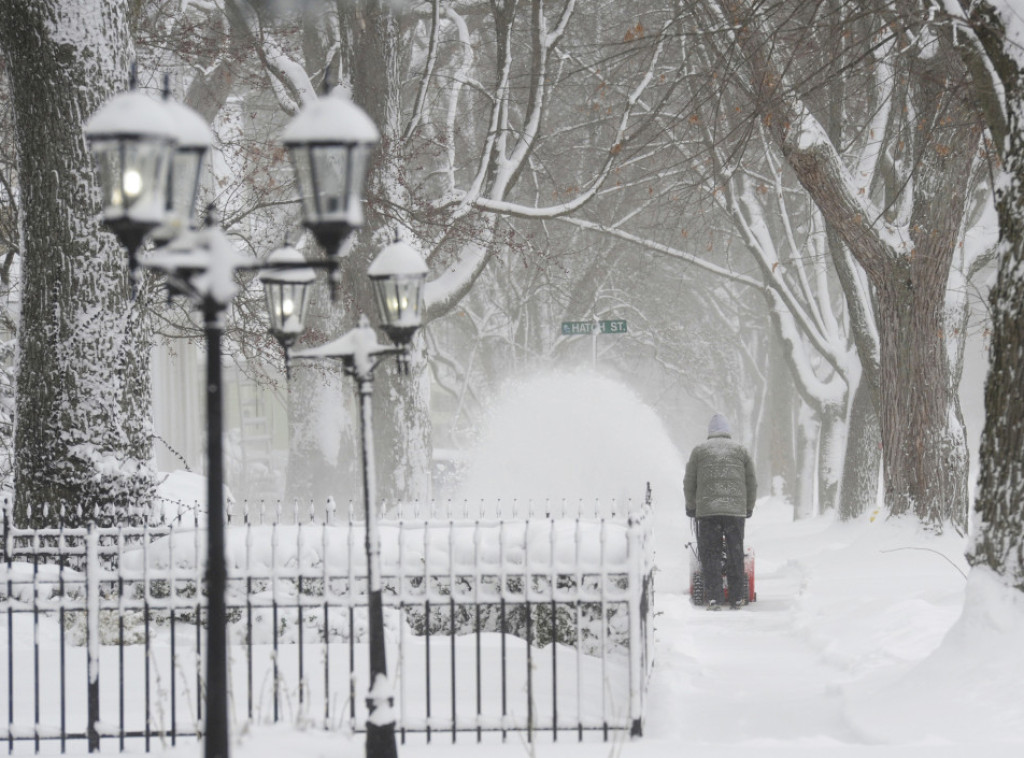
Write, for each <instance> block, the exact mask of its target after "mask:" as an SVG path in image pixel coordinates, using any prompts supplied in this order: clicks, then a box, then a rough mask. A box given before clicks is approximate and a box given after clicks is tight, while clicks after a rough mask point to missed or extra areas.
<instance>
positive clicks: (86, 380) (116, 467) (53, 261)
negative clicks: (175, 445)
mask: <svg viewBox="0 0 1024 758" xmlns="http://www.w3.org/2000/svg"><path fill="white" fill-rule="evenodd" d="M0 46H2V47H3V52H4V54H5V58H6V61H7V65H8V76H9V81H10V86H11V92H12V96H13V102H14V109H15V123H16V138H17V143H18V148H17V152H18V169H19V186H20V188H21V208H22V228H23V234H24V237H23V239H24V250H23V252H24V260H23V265H22V276H23V281H22V310H21V323H20V327H19V348H20V354H19V361H18V387H17V428H16V431H15V458H16V474H15V488H16V495H15V517H16V520H17V522H18V523H19V524H21V525H26V526H28V525H32V526H41V525H44V524H51V525H52V524H54V523H56V522H57V521H59V520H63V522H64V523H65V524H68V525H76V524H84V523H88V522H90V521H96V522H99V523H104V524H130V523H137V522H138V521H139V520H141V519H142V518H143V517H144V516H145V515H146V514H147V513H148V509H149V504H150V502H151V499H152V492H153V484H152V482H153V478H152V472H151V471H150V468H149V460H150V451H151V438H150V435H151V420H150V415H149V414H150V385H149V345H148V340H147V333H146V331H147V330H146V329H145V328H144V323H143V317H142V314H143V312H144V310H143V306H142V302H141V301H138V300H137V301H131V300H130V299H129V296H128V293H129V289H128V279H127V272H126V265H125V253H124V251H123V250H122V249H121V247H120V246H119V245H118V243H117V242H116V240H115V239H114V238H113V236H111V235H110V234H107V233H103V232H101V229H100V227H99V225H98V223H97V217H98V214H99V210H100V208H99V197H98V192H97V191H96V189H95V180H94V178H93V174H92V171H93V168H92V161H91V159H90V157H89V155H88V153H87V151H86V146H85V140H84V139H83V137H82V122H83V119H85V118H86V117H88V116H89V114H91V113H92V112H93V111H95V110H96V108H97V107H99V106H100V105H101V104H102V103H103V102H104V101H105V100H106V99H107V98H109V97H110V96H112V95H113V94H114V93H116V92H117V91H119V90H123V89H125V86H126V84H127V70H128V59H129V57H130V56H131V52H130V51H131V40H130V39H129V35H128V22H127V8H126V4H125V3H124V2H117V1H115V0H105V1H104V2H95V3H81V2H79V0H11V2H8V3H6V4H5V6H4V14H3V18H2V19H0Z"/></svg>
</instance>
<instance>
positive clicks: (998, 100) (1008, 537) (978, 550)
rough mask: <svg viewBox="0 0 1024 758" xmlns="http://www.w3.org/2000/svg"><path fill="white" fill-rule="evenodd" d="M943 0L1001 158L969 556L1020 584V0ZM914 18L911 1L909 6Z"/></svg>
mask: <svg viewBox="0 0 1024 758" xmlns="http://www.w3.org/2000/svg"><path fill="white" fill-rule="evenodd" d="M1011 5H1012V4H1011V3H1007V2H966V1H965V0H961V2H960V4H959V6H957V5H955V4H954V3H952V2H947V3H946V10H947V11H948V14H947V13H943V14H940V16H939V17H938V18H937V19H936V24H935V26H936V28H937V30H938V32H939V33H940V34H942V35H943V36H945V37H948V38H950V39H953V38H956V39H957V41H958V43H959V44H958V45H957V50H958V52H959V53H960V55H961V57H962V59H963V60H964V61H965V63H966V65H967V66H968V67H969V69H970V71H971V75H972V80H973V83H974V91H975V95H976V97H977V102H978V104H979V106H980V107H981V108H982V110H983V111H984V113H985V119H986V122H987V124H988V127H989V130H990V134H991V136H992V142H993V144H994V146H995V149H996V150H997V151H998V153H999V156H1000V157H1001V159H1002V165H1001V172H1002V180H1001V181H999V183H998V185H997V186H998V192H997V195H996V208H997V210H998V212H999V235H1000V247H999V251H1000V257H999V273H998V278H997V280H996V284H995V286H994V287H993V289H992V292H991V295H990V305H991V312H992V337H991V343H990V348H989V355H990V366H989V374H988V378H987V380H986V383H985V429H984V431H983V433H982V438H981V452H980V457H981V471H980V473H979V476H978V494H977V498H976V501H975V510H976V511H977V513H978V515H979V517H980V523H979V524H978V525H977V531H976V534H975V537H974V542H973V545H972V547H971V549H970V551H969V554H968V558H969V559H970V561H971V563H972V564H973V565H980V566H988V567H989V568H991V569H992V570H994V571H995V572H996V573H998V574H1000V575H1001V576H1003V577H1004V579H1005V580H1006V581H1007V583H1008V584H1010V585H1012V586H1014V587H1016V588H1017V589H1019V590H1021V591H1024V275H1022V272H1024V212H1022V208H1024V53H1022V48H1021V41H1022V39H1024V37H1022V36H1021V35H1022V32H1024V26H1022V22H1021V18H1020V11H1019V9H1018V8H1019V6H1018V8H1013V7H1011ZM904 11H905V15H904V19H905V20H907V21H908V22H912V21H913V20H915V19H919V18H920V17H915V16H914V15H913V13H912V11H913V9H912V8H909V7H908V8H904Z"/></svg>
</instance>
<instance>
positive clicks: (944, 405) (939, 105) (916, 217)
mask: <svg viewBox="0 0 1024 758" xmlns="http://www.w3.org/2000/svg"><path fill="white" fill-rule="evenodd" d="M710 5H712V7H713V10H714V11H715V12H716V13H717V17H718V19H719V21H720V22H721V23H722V24H724V25H726V27H727V28H728V29H730V32H729V37H730V42H729V45H730V47H731V49H732V50H733V51H734V52H735V56H736V59H737V60H738V61H740V63H739V65H738V66H737V69H736V71H737V73H739V74H740V75H741V76H743V77H745V81H746V85H747V87H748V92H749V96H750V98H751V101H752V102H753V103H754V105H755V107H756V110H757V112H758V114H759V118H760V120H761V122H762V123H763V124H764V126H765V127H766V128H767V130H768V132H769V134H771V136H772V138H773V140H774V141H775V143H776V144H777V145H778V147H779V149H780V150H781V152H782V154H783V156H785V158H786V161H787V162H788V164H789V165H790V167H791V168H792V169H793V171H794V173H795V175H796V177H797V179H798V180H799V181H800V183H801V184H802V185H803V187H804V188H805V189H806V190H807V192H808V193H809V194H810V196H811V197H812V198H813V199H814V202H815V204H816V205H817V206H818V208H819V209H820V211H821V213H822V215H823V217H824V219H825V221H826V223H827V224H828V225H829V227H830V228H831V230H832V231H833V232H834V233H835V234H836V235H837V236H838V238H839V239H840V240H841V241H842V242H843V244H845V245H846V247H847V248H848V249H849V251H850V253H851V255H852V256H853V257H854V258H855V259H856V261H857V262H858V264H859V265H860V266H861V267H862V268H863V270H864V271H865V272H866V274H867V277H868V279H869V281H870V283H871V285H872V287H873V290H874V295H875V299H876V307H877V314H876V315H877V325H878V340H879V343H878V344H879V382H878V408H879V416H880V424H881V431H882V445H883V464H884V473H885V496H886V502H887V506H888V510H889V511H890V512H891V513H893V514H900V513H908V512H909V513H915V514H917V515H918V516H919V517H920V518H921V519H922V521H924V522H926V523H929V524H932V525H935V526H937V527H939V526H941V524H942V523H943V522H945V521H949V520H952V521H953V522H954V523H957V524H961V525H962V524H963V523H964V522H965V519H966V507H967V465H968V456H967V451H966V441H965V437H964V429H963V423H962V419H961V418H960V414H959V406H958V398H957V386H956V383H955V382H953V381H952V377H953V376H954V372H952V371H951V368H950V355H949V352H948V344H947V334H948V330H949V326H950V324H949V322H948V313H947V311H946V303H947V299H946V296H947V291H948V288H949V275H950V270H951V267H952V264H953V261H954V257H955V255H956V253H957V250H958V245H959V243H960V242H961V239H962V231H963V222H964V218H965V214H966V209H967V207H968V200H969V188H970V183H969V179H968V178H969V177H970V176H971V169H972V166H973V164H974V161H975V158H976V156H977V154H978V150H979V148H980V145H981V139H980V138H981V129H982V123H981V120H980V118H979V115H978V113H977V110H976V108H975V107H974V102H973V99H972V95H971V92H970V88H969V86H968V80H967V77H966V71H965V69H964V66H963V64H962V62H961V61H960V58H959V57H958V55H957V52H956V50H954V49H952V48H951V47H950V45H951V43H950V41H949V40H948V39H947V38H945V37H935V36H931V37H926V38H923V39H922V38H918V37H916V36H913V35H907V34H906V33H905V32H906V30H901V29H894V30H888V31H886V32H885V33H887V34H888V33H891V34H895V35H896V40H895V41H896V43H897V45H898V49H899V50H901V51H905V52H904V54H903V55H902V56H901V57H900V59H899V60H898V61H897V66H896V67H895V69H894V72H893V73H894V76H896V77H897V81H898V83H899V91H900V93H901V96H900V98H899V100H898V101H897V107H896V108H894V109H893V117H892V118H891V120H890V125H889V126H888V127H887V128H888V129H890V130H891V132H890V134H891V136H890V142H889V149H890V150H891V151H892V153H891V155H892V158H893V169H894V170H893V174H892V178H893V180H894V182H895V186H896V187H897V192H896V193H895V194H894V195H892V196H884V198H883V199H884V201H885V202H886V203H887V204H885V205H880V204H878V197H877V196H873V194H872V193H871V192H870V189H869V188H868V187H865V186H864V185H863V183H862V181H863V180H862V178H859V177H858V176H855V175H854V173H853V172H852V171H851V170H850V168H849V166H847V165H846V164H845V163H844V161H843V159H842V154H841V151H840V150H839V149H838V148H837V146H836V145H835V144H834V143H833V142H832V140H831V139H830V138H829V135H828V133H827V131H826V129H825V128H824V127H823V126H822V119H821V118H820V115H819V114H816V113H815V111H814V109H813V103H812V102H811V101H810V100H807V99H805V97H804V96H803V95H802V93H801V91H800V88H799V86H795V84H796V82H795V81H794V79H795V77H794V76H793V75H791V74H792V73H793V72H791V71H790V70H789V67H788V66H787V63H786V60H787V56H790V55H792V54H793V50H794V49H798V48H799V46H800V44H801V41H802V37H801V36H800V29H801V28H802V27H801V24H802V23H803V21H804V19H802V18H801V14H800V13H793V14H789V13H786V12H785V10H786V8H785V7H784V4H774V3H767V4H766V3H759V4H751V3H748V2H744V1H742V0H721V2H716V3H713V4H710Z"/></svg>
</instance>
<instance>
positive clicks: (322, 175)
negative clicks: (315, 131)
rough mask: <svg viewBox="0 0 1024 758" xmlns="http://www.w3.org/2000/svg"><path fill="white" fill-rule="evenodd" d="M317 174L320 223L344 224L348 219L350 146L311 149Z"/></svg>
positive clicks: (318, 146)
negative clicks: (333, 222)
mask: <svg viewBox="0 0 1024 758" xmlns="http://www.w3.org/2000/svg"><path fill="white" fill-rule="evenodd" d="M310 153H311V160H312V162H313V171H314V172H316V189H317V193H318V195H317V198H316V200H317V205H318V209H319V211H320V220H322V221H345V220H347V219H348V217H349V192H350V191H351V187H350V183H349V158H348V156H349V146H348V145H314V146H312V147H310Z"/></svg>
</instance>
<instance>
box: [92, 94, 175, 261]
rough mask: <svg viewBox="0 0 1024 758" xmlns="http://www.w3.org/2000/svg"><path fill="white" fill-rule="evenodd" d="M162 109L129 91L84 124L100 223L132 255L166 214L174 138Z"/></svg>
mask: <svg viewBox="0 0 1024 758" xmlns="http://www.w3.org/2000/svg"><path fill="white" fill-rule="evenodd" d="M174 123H175V122H174V120H173V118H171V116H170V114H169V113H168V111H167V108H166V105H165V104H164V103H162V102H161V101H159V100H155V99H153V98H151V97H148V96H147V95H145V94H143V93H142V92H139V91H138V90H136V89H135V82H134V77H132V89H130V90H129V91H128V92H122V93H121V94H119V95H115V96H114V97H112V98H111V99H110V100H108V101H107V102H106V103H105V104H104V105H103V106H102V107H101V108H99V109H98V110H97V111H96V112H95V113H94V114H93V115H92V117H91V118H89V120H88V121H86V123H85V127H84V131H85V137H86V139H87V140H88V141H89V148H90V150H91V151H92V154H93V158H94V159H95V161H96V168H97V171H98V174H99V182H100V189H101V193H102V203H103V223H104V225H105V226H106V227H107V228H109V229H110V230H111V231H112V232H113V233H114V234H115V235H116V236H117V238H118V240H120V242H121V244H122V245H124V247H125V248H127V250H128V267H129V271H130V272H131V274H132V276H133V278H134V276H135V273H136V261H135V255H136V253H137V252H138V250H139V248H140V247H141V246H142V242H143V240H144V239H145V238H146V236H147V235H148V234H149V233H150V232H151V231H152V230H153V229H155V228H156V227H157V226H159V225H160V224H161V223H162V222H163V220H164V217H165V215H166V209H167V186H168V185H167V178H168V175H169V173H170V169H171V162H172V157H173V154H174V148H175V145H176V144H177V141H178V135H177V132H176V130H175V128H174Z"/></svg>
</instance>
